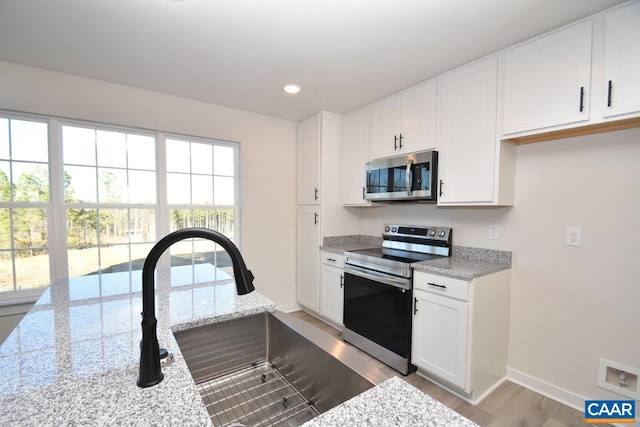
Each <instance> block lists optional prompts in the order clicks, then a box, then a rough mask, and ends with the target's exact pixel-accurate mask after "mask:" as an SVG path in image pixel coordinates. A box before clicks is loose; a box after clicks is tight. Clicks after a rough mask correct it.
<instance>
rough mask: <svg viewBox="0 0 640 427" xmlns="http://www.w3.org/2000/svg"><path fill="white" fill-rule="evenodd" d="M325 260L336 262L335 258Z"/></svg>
mask: <svg viewBox="0 0 640 427" xmlns="http://www.w3.org/2000/svg"><path fill="white" fill-rule="evenodd" d="M327 261H331V262H336V259H335V258H327Z"/></svg>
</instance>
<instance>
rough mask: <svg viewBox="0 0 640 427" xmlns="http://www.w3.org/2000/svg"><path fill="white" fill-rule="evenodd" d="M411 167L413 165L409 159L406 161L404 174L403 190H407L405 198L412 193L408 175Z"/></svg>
mask: <svg viewBox="0 0 640 427" xmlns="http://www.w3.org/2000/svg"><path fill="white" fill-rule="evenodd" d="M411 165H413V159H409V160H407V170H406V172H405V174H404V185H405V188H406V189H407V196H410V195H411V193H412V191H411V179H410V174H411Z"/></svg>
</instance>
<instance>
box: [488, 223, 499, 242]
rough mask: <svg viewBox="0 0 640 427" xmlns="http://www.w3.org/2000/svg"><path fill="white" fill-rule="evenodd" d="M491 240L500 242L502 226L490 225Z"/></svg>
mask: <svg viewBox="0 0 640 427" xmlns="http://www.w3.org/2000/svg"><path fill="white" fill-rule="evenodd" d="M489 238H490V239H491V240H498V239H499V238H500V226H499V225H490V226H489Z"/></svg>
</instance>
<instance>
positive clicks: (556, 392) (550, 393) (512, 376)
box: [507, 368, 638, 427]
mask: <svg viewBox="0 0 640 427" xmlns="http://www.w3.org/2000/svg"><path fill="white" fill-rule="evenodd" d="M507 379H508V380H509V381H511V382H514V383H516V384H519V385H521V386H522V387H526V388H528V389H529V390H532V391H535V392H536V393H539V394H541V395H543V396H545V397H548V398H549V399H553V400H555V401H556V402H560V403H562V404H563V405H566V406H569V407H570V408H573V409H575V410H576V411H579V412H580V413H584V401H585V400H588V398H587V397H584V396H580V395H579V394H576V393H574V392H572V391H569V390H565V389H563V388H561V387H558V386H556V385H553V384H551V383H548V382H546V381H543V380H541V379H538V378H536V377H532V376H531V375H527V374H525V373H524V372H520V371H518V370H516V369H513V368H507ZM636 424H638V418H636ZM636 424H634V425H636ZM611 425H614V426H618V427H623V424H617V423H613V424H611ZM624 425H625V426H627V425H629V424H624Z"/></svg>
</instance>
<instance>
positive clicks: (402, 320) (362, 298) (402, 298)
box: [344, 269, 412, 359]
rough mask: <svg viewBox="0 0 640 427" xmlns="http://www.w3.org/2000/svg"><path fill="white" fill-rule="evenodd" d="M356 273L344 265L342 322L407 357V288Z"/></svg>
mask: <svg viewBox="0 0 640 427" xmlns="http://www.w3.org/2000/svg"><path fill="white" fill-rule="evenodd" d="M357 274H358V273H357V272H354V271H351V272H348V269H345V275H344V326H345V327H346V328H349V329H350V330H352V331H353V332H355V333H357V334H359V335H362V336H363V337H365V338H367V339H369V340H371V341H373V342H375V343H376V344H378V345H381V346H382V347H385V348H386V349H388V350H390V351H392V352H394V353H396V354H398V355H400V356H402V357H404V358H407V359H408V358H409V354H410V351H411V350H410V349H411V308H412V299H411V290H410V289H409V290H407V289H404V288H403V287H398V286H394V285H389V284H384V283H381V282H380V281H379V280H375V279H373V278H371V277H361V276H360V275H357Z"/></svg>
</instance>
